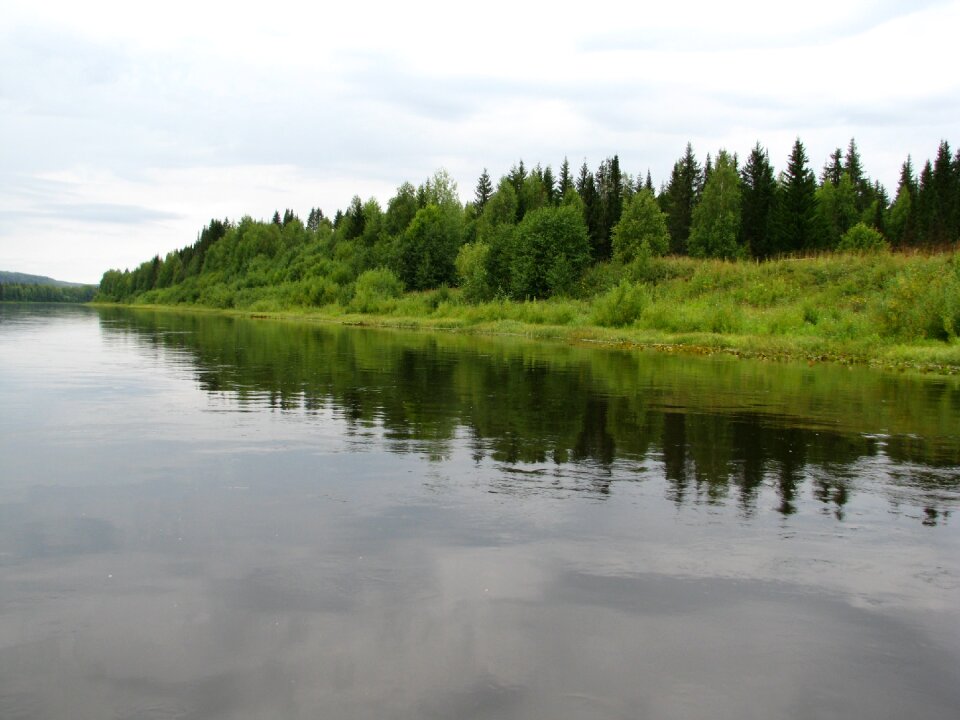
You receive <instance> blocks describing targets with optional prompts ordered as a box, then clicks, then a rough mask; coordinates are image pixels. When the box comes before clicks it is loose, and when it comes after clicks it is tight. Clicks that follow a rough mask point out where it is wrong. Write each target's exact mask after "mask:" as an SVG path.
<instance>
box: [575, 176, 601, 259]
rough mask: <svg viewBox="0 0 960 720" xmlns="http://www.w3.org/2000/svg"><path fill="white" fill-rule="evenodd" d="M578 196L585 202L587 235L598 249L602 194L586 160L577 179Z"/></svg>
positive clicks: (591, 245) (584, 214)
mask: <svg viewBox="0 0 960 720" xmlns="http://www.w3.org/2000/svg"><path fill="white" fill-rule="evenodd" d="M576 187H577V194H578V195H580V199H581V200H582V201H583V222H584V224H586V226H587V235H588V236H589V237H590V247H591V248H596V247H597V245H598V244H599V237H600V194H599V192H598V191H597V184H596V180H595V179H594V176H593V173H591V172H590V169H589V168H588V167H587V162H586V160H584V162H583V165H581V166H580V175H579V176H578V177H577V183H576Z"/></svg>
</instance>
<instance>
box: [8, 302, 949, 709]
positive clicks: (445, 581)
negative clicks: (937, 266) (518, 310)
mask: <svg viewBox="0 0 960 720" xmlns="http://www.w3.org/2000/svg"><path fill="white" fill-rule="evenodd" d="M958 503H960V382H958V380H957V379H950V378H947V379H944V378H939V379H938V378H919V377H906V376H897V375H891V374H883V373H880V372H876V371H872V370H869V369H855V370H851V369H846V368H840V367H829V366H821V367H813V368H809V367H807V366H806V365H785V364H760V363H751V362H744V361H733V360H730V359H726V358H720V359H701V358H691V357H674V356H670V355H663V354H647V353H638V352H619V351H613V350H595V349H589V348H576V347H568V346H563V345H551V344H540V345H537V344H531V343H526V342H521V341H511V340H504V339H477V338H463V337H457V336H452V335H426V334H421V335H413V334H409V335H408V334H402V333H395V332H394V333H391V332H374V331H367V330H360V329H343V328H333V327H320V326H309V325H299V324H293V323H274V322H268V321H244V320H232V319H225V318H213V317H203V316H192V315H174V314H156V313H142V312H141V313H135V312H122V311H100V312H97V311H93V310H89V309H84V308H38V307H32V308H31V307H15V306H6V307H3V306H0V717H2V718H4V719H11V720H12V719H14V718H71V719H76V720H83V719H87V718H89V719H90V720H105V719H108V718H144V719H153V718H196V719H197V720H201V719H203V720H209V719H213V718H244V719H245V718H264V719H267V718H269V719H271V720H272V719H281V718H325V719H326V718H333V719H338V718H351V719H363V718H370V719H374V718H375V719H377V720H380V719H383V718H537V719H541V718H542V719H544V720H547V719H550V720H555V719H557V718H656V719H658V720H659V719H668V720H669V719H672V718H676V719H678V720H698V719H700V718H710V719H711V720H716V719H717V718H731V719H733V718H736V719H737V720H744V719H748V718H757V719H763V720H766V719H768V718H843V719H844V720H850V719H855V718H870V719H871V720H875V719H876V718H898V719H899V718H907V717H909V718H950V717H958V716H960V533H958V529H957V526H958V521H960V518H958V517H957V516H956V515H955V514H954V513H955V511H956V509H957V506H958Z"/></svg>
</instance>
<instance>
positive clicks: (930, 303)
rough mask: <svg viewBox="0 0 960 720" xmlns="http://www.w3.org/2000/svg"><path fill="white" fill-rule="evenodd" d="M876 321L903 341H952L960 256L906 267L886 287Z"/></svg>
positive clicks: (957, 329) (959, 318)
mask: <svg viewBox="0 0 960 720" xmlns="http://www.w3.org/2000/svg"><path fill="white" fill-rule="evenodd" d="M879 319H880V324H881V326H882V328H883V331H884V333H885V334H887V335H891V336H894V337H898V338H902V339H904V340H920V339H930V340H955V339H956V338H957V336H958V335H960V254H956V253H955V254H954V255H953V258H952V259H951V260H950V262H948V263H941V262H938V261H937V260H936V259H931V260H925V261H923V262H921V263H915V264H912V265H909V266H907V267H906V268H904V269H903V270H902V271H901V272H899V273H897V275H896V276H895V277H893V278H892V279H891V280H890V281H889V283H888V286H887V288H886V293H885V294H884V296H883V298H882V300H881V303H880V307H879Z"/></svg>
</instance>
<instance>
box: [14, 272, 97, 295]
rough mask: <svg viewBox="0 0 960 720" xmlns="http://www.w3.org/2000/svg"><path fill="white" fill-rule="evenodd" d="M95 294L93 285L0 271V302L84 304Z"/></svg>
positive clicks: (95, 289) (95, 288)
mask: <svg viewBox="0 0 960 720" xmlns="http://www.w3.org/2000/svg"><path fill="white" fill-rule="evenodd" d="M96 294H97V287H96V286H95V285H81V284H79V283H71V282H64V281H63V280H54V279H53V278H49V277H46V276H44V275H29V274H27V273H19V272H10V271H7V270H0V302H4V301H7V302H62V303H84V302H90V301H91V300H93V298H94V296H95V295H96Z"/></svg>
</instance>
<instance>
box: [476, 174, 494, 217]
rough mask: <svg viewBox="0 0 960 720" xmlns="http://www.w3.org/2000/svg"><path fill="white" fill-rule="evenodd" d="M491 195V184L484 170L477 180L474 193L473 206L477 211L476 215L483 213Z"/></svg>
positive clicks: (488, 175)
mask: <svg viewBox="0 0 960 720" xmlns="http://www.w3.org/2000/svg"><path fill="white" fill-rule="evenodd" d="M491 195H493V183H492V182H490V174H489V173H488V172H487V169H486V168H484V169H483V173H482V174H481V175H480V179H479V180H477V189H476V192H474V201H473V205H474V207H476V209H477V215H480V214H482V213H483V209H484V208H485V207H486V206H487V201H488V200H489V199H490V196H491Z"/></svg>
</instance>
